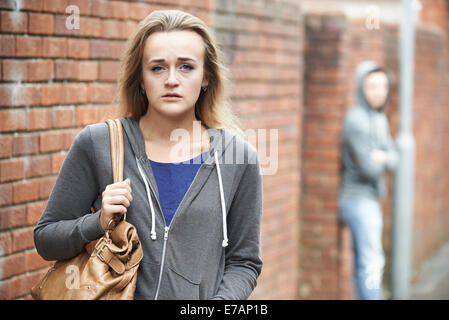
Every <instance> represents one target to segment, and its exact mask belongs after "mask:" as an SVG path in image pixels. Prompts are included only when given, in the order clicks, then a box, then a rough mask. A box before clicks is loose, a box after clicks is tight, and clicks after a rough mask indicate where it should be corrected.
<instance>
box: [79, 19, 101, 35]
mask: <svg viewBox="0 0 449 320" xmlns="http://www.w3.org/2000/svg"><path fill="white" fill-rule="evenodd" d="M81 26H82V28H81ZM101 26H102V24H101V19H99V18H91V17H81V18H80V29H79V30H78V31H79V35H80V36H82V37H91V38H100V37H101V33H102V30H101Z"/></svg>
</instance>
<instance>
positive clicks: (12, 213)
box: [0, 206, 27, 230]
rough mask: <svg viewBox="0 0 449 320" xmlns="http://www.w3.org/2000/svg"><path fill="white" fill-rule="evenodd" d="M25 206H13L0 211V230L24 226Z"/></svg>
mask: <svg viewBox="0 0 449 320" xmlns="http://www.w3.org/2000/svg"><path fill="white" fill-rule="evenodd" d="M25 209H26V208H25V206H13V207H7V208H4V209H0V230H5V229H11V228H15V227H21V226H24V225H26V222H27V220H26V210H25Z"/></svg>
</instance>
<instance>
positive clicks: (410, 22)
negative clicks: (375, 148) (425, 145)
mask: <svg viewBox="0 0 449 320" xmlns="http://www.w3.org/2000/svg"><path fill="white" fill-rule="evenodd" d="M401 1H402V21H401V27H400V124H399V134H398V137H397V144H398V149H399V165H398V168H397V170H396V172H395V182H394V214H393V243H392V298H393V299H408V297H409V285H410V274H411V272H410V269H411V268H410V263H411V240H412V239H411V238H412V237H411V234H412V225H413V201H414V172H415V141H414V138H413V132H412V124H413V72H414V58H415V21H414V11H413V8H412V2H413V0H401Z"/></svg>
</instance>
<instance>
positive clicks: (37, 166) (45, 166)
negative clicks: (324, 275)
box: [25, 155, 51, 178]
mask: <svg viewBox="0 0 449 320" xmlns="http://www.w3.org/2000/svg"><path fill="white" fill-rule="evenodd" d="M49 174H51V156H50V155H38V156H33V157H29V158H28V161H27V166H26V171H25V176H26V178H33V177H40V176H46V175H49Z"/></svg>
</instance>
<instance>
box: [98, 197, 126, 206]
mask: <svg viewBox="0 0 449 320" xmlns="http://www.w3.org/2000/svg"><path fill="white" fill-rule="evenodd" d="M103 200H104V202H105V203H106V204H108V205H120V204H121V205H124V206H125V207H127V208H128V207H129V206H130V205H131V201H130V200H129V199H128V198H127V197H126V196H124V195H117V196H107V197H105V198H104V199H103Z"/></svg>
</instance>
